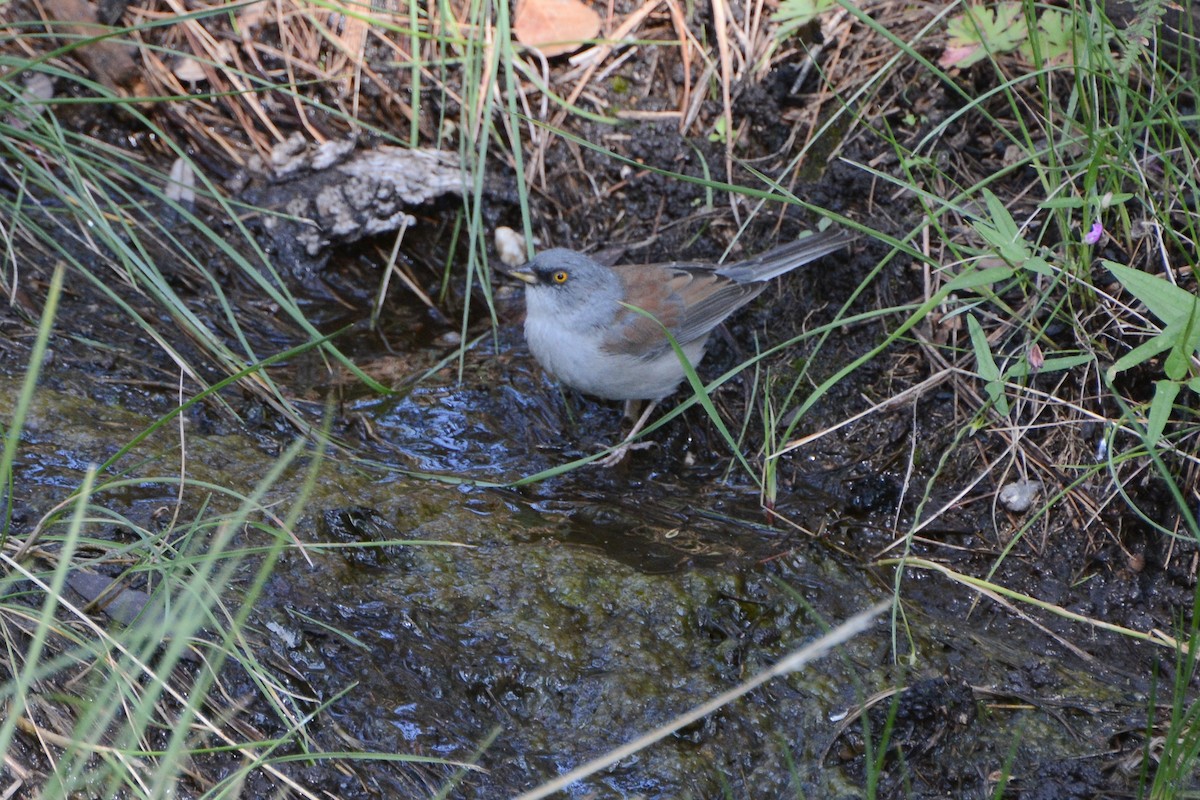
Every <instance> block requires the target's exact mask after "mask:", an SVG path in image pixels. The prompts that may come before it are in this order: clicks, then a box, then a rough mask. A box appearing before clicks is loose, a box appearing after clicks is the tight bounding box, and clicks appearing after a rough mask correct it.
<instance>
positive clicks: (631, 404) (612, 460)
mask: <svg viewBox="0 0 1200 800" xmlns="http://www.w3.org/2000/svg"><path fill="white" fill-rule="evenodd" d="M657 405H658V401H657V400H651V401H650V403H649V404H648V405H647V406H646V410H645V411H643V412H642V415H641V416H640V417H638V420H637V422H635V423H634V424H633V430H631V431H630V432H629V435H628V436H626V437H625V440H624V441H622V442H621V443H620V444H619V445H617V446H616V447H615V448H614V449H613V451H612V452H611V453H609V454H608V455H606V456H605V457H604V458H602V459H600V460H599V461H597V462H596V463H597V464H599V465H600V466H602V467H615V466H616V465H617V464H620V463H621V461H622V460H623V459H624V458H625V454H626V453H628V452H629V451H630V450H637V449H638V448H640V447H649V446H650V442H642V443H641V444H634V443H633V437H635V436H637V435H638V433H639V432H640V431H641V430H642V428H644V427H646V420H648V419H650V413H651V412H652V411H654V409H655V407H656V406H657ZM631 408H634V409H636V408H637V401H636V400H626V401H625V412H626V414H627V415H628V414H629V411H630V409H631Z"/></svg>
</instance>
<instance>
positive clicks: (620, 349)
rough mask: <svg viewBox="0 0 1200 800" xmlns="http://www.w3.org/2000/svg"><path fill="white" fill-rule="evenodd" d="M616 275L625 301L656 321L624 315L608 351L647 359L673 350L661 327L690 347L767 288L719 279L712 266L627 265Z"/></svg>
mask: <svg viewBox="0 0 1200 800" xmlns="http://www.w3.org/2000/svg"><path fill="white" fill-rule="evenodd" d="M613 270H614V271H615V272H616V273H617V275H618V276H619V277H620V278H621V282H622V284H623V285H624V287H625V296H626V297H629V298H634V297H636V298H640V300H641V302H640V304H636V303H630V305H638V307H639V308H641V309H642V310H644V311H647V312H649V313H650V314H652V315H653V316H654V318H655V319H649V318H647V317H645V316H643V315H641V314H638V313H637V312H635V311H631V310H629V309H624V310H622V311H621V312H619V313H618V314H617V315H616V317H615V318H614V320H613V322H614V325H613V329H612V331H611V333H610V334H609V335H608V336H606V337H605V338H606V342H605V349H607V350H609V351H610V352H613V353H623V354H626V355H642V356H645V357H647V358H654V357H656V356H658V355H661V354H662V353H663V352H665V351H666V350H669V349H670V347H671V345H670V343H669V342H668V341H667V339H666V337H665V336H663V332H662V327H666V329H667V330H669V331H670V332H671V335H672V336H674V337H675V340H676V341H677V342H679V343H680V344H681V345H686V344H689V343H690V342H693V341H695V340H697V339H701V338H703V337H704V336H705V335H707V334H708V332H709V331H711V330H712V329H713V328H715V327H716V326H717V325H720V324H721V322H723V321H724V320H725V318H726V317H728V316H729V315H730V314H732V313H733V312H734V311H735V310H737V309H738V308H739V307H741V306H743V305H745V304H746V303H748V302H749V301H750V300H751V299H752V298H754V297H755V296H756V295H758V293H759V292H761V291H762V290H763V289H764V288H765V286H766V285H765V284H743V283H736V282H735V281H732V280H730V279H728V278H726V277H723V276H721V275H717V274H715V273H714V272H713V269H712V267H711V266H707V265H705V266H701V265H690V264H670V265H661V264H660V265H651V266H644V267H639V266H635V265H626V264H623V265H620V266H616V267H613ZM655 320H657V322H656V321H655ZM659 323H661V324H662V326H661V327H660V325H659Z"/></svg>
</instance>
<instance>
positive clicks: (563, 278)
mask: <svg viewBox="0 0 1200 800" xmlns="http://www.w3.org/2000/svg"><path fill="white" fill-rule="evenodd" d="M551 277H552V278H553V279H554V282H555V283H566V282H567V271H566V270H565V269H560V270H559V271H558V272H556V273H554V275H552V276H551Z"/></svg>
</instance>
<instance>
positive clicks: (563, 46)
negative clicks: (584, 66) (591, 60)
mask: <svg viewBox="0 0 1200 800" xmlns="http://www.w3.org/2000/svg"><path fill="white" fill-rule="evenodd" d="M513 32H514V33H515V34H516V36H517V41H518V42H520V43H521V44H523V45H525V46H526V47H533V48H536V49H538V50H540V51H541V52H542V54H543V55H545V56H547V57H553V56H561V55H563V54H564V53H570V52H573V51H575V50H578V49H579V47H580V46H581V45H582V44H583V43H584V42H586V41H588V40H591V39H595V38H596V34H598V33H600V15H599V14H597V13H596V12H595V11H593V10H592V8H591V7H590V6H588V5H585V4H584V3H581V2H580V0H520V2H519V3H518V4H517V21H516V24H515V25H513Z"/></svg>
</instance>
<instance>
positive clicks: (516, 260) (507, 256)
mask: <svg viewBox="0 0 1200 800" xmlns="http://www.w3.org/2000/svg"><path fill="white" fill-rule="evenodd" d="M494 235H495V240H496V252H497V253H498V254H499V256H500V263H502V264H504V266H506V267H519V266H521V265H522V264H524V263H525V262H526V261H528V260H529V257H528V256H527V255H526V253H525V237H524V236H522V235H521V234H519V233H517V232H516V231H514V230H513V229H512V228H508V227H504V226H501V227H499V228H496V233H495V234H494Z"/></svg>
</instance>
